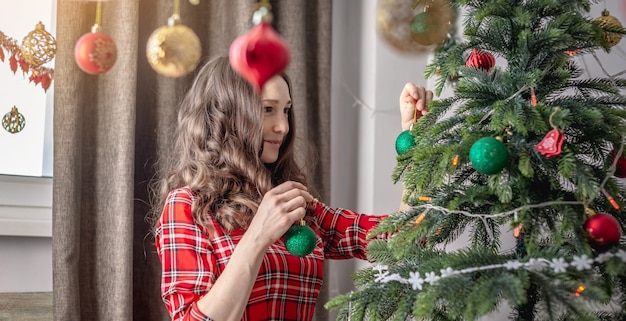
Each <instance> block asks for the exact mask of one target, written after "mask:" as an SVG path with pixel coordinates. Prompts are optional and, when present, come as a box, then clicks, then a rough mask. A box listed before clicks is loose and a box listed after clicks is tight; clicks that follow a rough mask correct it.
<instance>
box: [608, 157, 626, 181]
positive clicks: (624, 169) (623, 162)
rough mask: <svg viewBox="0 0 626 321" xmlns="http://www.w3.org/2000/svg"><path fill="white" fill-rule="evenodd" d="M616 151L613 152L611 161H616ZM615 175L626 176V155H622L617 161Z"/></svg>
mask: <svg viewBox="0 0 626 321" xmlns="http://www.w3.org/2000/svg"><path fill="white" fill-rule="evenodd" d="M615 154H616V153H615V151H612V152H611V156H612V157H611V161H615ZM613 175H615V177H619V178H626V157H624V156H620V157H619V158H618V159H617V162H616V163H615V173H613Z"/></svg>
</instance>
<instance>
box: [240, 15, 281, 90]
mask: <svg viewBox="0 0 626 321" xmlns="http://www.w3.org/2000/svg"><path fill="white" fill-rule="evenodd" d="M228 56H229V61H230V65H231V66H232V67H233V70H235V71H236V72H237V73H239V74H240V75H241V76H242V77H243V78H244V79H246V80H247V81H248V82H249V83H250V84H251V85H252V86H254V88H255V89H256V90H257V91H259V92H260V91H261V89H262V88H263V85H264V84H265V82H266V81H268V80H269V79H270V78H272V77H273V76H275V75H278V74H280V73H281V72H282V71H283V70H285V68H287V65H288V64H289V61H290V60H291V52H290V51H289V47H288V46H287V42H286V41H285V40H284V39H283V37H281V36H280V35H279V34H278V33H277V32H276V31H275V30H274V28H273V27H272V25H271V24H269V23H267V22H261V23H259V24H257V25H255V26H254V27H252V29H251V30H250V31H248V32H247V33H245V34H243V35H241V36H239V37H237V38H236V39H235V40H234V41H233V42H232V43H231V45H230V49H229V52H228Z"/></svg>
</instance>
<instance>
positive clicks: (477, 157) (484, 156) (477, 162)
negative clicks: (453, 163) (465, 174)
mask: <svg viewBox="0 0 626 321" xmlns="http://www.w3.org/2000/svg"><path fill="white" fill-rule="evenodd" d="M469 159H470V162H472V166H473V167H474V169H475V170H477V171H478V172H479V173H482V174H485V175H492V174H497V173H499V172H500V171H502V169H503V168H504V167H505V166H506V163H507V162H508V161H509V151H508V150H507V149H506V146H505V145H504V143H503V142H501V141H499V140H497V139H495V138H493V137H483V138H481V139H479V140H477V141H476V142H475V143H474V145H472V148H470V152H469Z"/></svg>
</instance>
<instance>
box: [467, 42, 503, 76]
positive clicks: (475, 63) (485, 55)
mask: <svg viewBox="0 0 626 321" xmlns="http://www.w3.org/2000/svg"><path fill="white" fill-rule="evenodd" d="M495 65H496V58H495V57H494V56H493V55H492V54H491V53H489V52H486V51H483V50H480V49H476V48H473V49H472V52H471V53H470V54H469V56H468V57H467V59H466V60H465V66H467V67H474V68H477V69H482V70H484V71H486V72H489V70H491V68H493V66H495Z"/></svg>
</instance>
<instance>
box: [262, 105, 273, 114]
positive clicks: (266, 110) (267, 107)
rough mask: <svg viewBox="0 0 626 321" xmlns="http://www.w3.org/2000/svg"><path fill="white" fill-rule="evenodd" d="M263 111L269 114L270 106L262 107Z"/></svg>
mask: <svg viewBox="0 0 626 321" xmlns="http://www.w3.org/2000/svg"><path fill="white" fill-rule="evenodd" d="M263 111H264V112H266V113H271V112H272V106H265V107H263Z"/></svg>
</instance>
